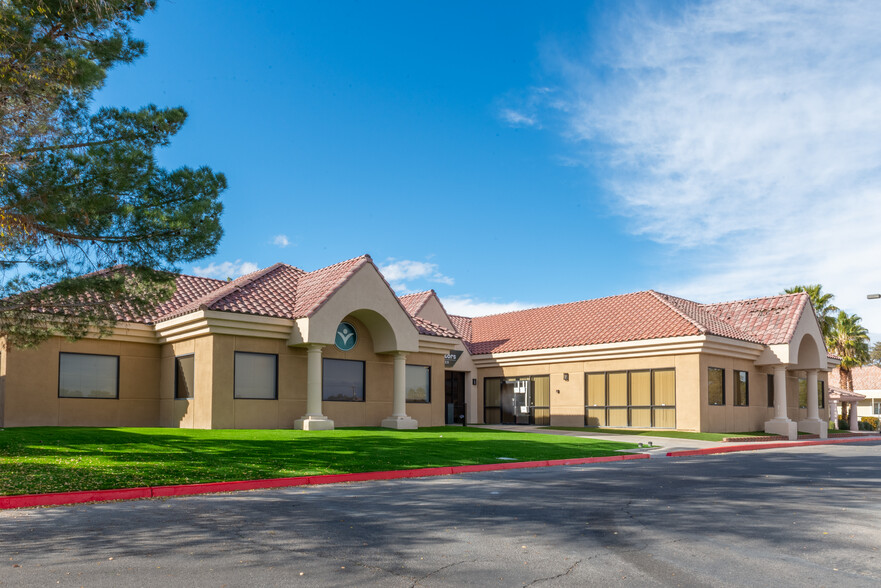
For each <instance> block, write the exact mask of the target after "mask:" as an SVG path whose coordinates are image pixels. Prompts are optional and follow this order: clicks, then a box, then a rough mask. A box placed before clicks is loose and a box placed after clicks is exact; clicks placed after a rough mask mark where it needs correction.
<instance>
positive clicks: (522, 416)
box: [483, 376, 551, 425]
mask: <svg viewBox="0 0 881 588" xmlns="http://www.w3.org/2000/svg"><path fill="white" fill-rule="evenodd" d="M550 380H551V379H550V377H549V376H522V377H519V378H512V379H505V378H486V379H485V380H484V381H483V385H484V388H483V391H484V395H483V400H484V405H483V407H484V409H483V410H484V412H483V415H484V422H485V423H486V424H488V425H492V424H497V423H503V424H507V425H549V424H550V420H551V418H550V417H551V407H550V404H551V394H550V388H551V386H550Z"/></svg>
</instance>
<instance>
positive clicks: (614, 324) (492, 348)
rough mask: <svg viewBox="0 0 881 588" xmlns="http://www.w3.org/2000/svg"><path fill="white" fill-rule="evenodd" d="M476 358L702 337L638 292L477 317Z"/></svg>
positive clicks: (658, 302)
mask: <svg viewBox="0 0 881 588" xmlns="http://www.w3.org/2000/svg"><path fill="white" fill-rule="evenodd" d="M471 328H472V337H471V340H470V343H471V348H472V353H474V354H478V355H479V354H484V353H504V352H507V351H526V350H530V349H550V348H554V347H573V346H579V345H597V344H601V343H617V342H622V341H641V340H645V339H657V338H662V337H685V336H688V335H700V334H702V332H703V331H702V330H701V329H700V328H699V327H698V326H696V325H695V323H694V322H693V321H692V320H690V319H688V318H686V317H685V316H683V314H682V313H680V312H676V311H675V310H674V309H673V308H672V307H671V306H670V305H669V304H668V303H667V302H665V301H664V300H663V299H662V298H660V297H658V296H656V295H655V293H654V292H636V293H634V294H623V295H620V296H610V297H607V298H598V299H596V300H584V301H581V302H570V303H568V304H557V305H554V306H545V307H543V308H533V309H529V310H519V311H515V312H507V313H504V314H496V315H492V316H485V317H476V318H473V319H472V320H471Z"/></svg>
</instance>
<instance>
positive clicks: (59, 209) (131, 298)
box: [0, 0, 226, 346]
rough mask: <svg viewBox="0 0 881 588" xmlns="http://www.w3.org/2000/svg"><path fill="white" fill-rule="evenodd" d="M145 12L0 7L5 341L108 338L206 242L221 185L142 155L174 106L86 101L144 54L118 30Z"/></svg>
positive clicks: (169, 123)
mask: <svg viewBox="0 0 881 588" xmlns="http://www.w3.org/2000/svg"><path fill="white" fill-rule="evenodd" d="M152 9H153V3H152V2H151V1H149V0H126V1H120V0H4V1H2V2H0V280H2V289H0V297H2V300H0V336H2V337H5V338H6V340H7V343H9V344H14V345H20V346H29V345H35V344H38V343H39V342H40V341H42V340H45V339H46V338H47V337H49V336H51V335H53V334H61V335H65V336H68V337H71V338H77V337H81V336H83V335H84V334H85V333H86V332H87V331H88V330H89V329H92V328H97V329H98V330H100V331H102V332H108V330H109V328H110V327H111V326H112V325H113V323H114V319H115V317H116V316H117V314H118V313H119V312H120V308H124V309H127V310H126V314H133V315H134V314H143V313H144V312H146V310H147V309H149V308H151V307H153V306H155V305H156V304H157V303H159V302H161V301H162V300H166V299H168V297H170V296H171V294H172V293H173V288H174V282H173V279H174V276H173V274H172V273H171V272H175V271H177V270H178V267H177V264H179V263H181V262H187V261H192V260H195V259H199V258H202V257H205V256H207V255H210V254H212V253H214V251H215V250H216V247H217V243H218V241H219V240H220V237H221V235H222V229H221V226H220V214H221V212H222V206H221V204H220V202H219V196H220V193H221V192H222V191H223V190H224V189H225V188H226V179H225V178H224V176H223V175H222V174H220V173H215V172H213V171H212V170H211V169H209V168H207V167H201V168H198V169H192V168H189V167H181V168H179V169H174V170H167V169H164V168H162V167H160V166H159V165H157V162H156V159H155V155H154V151H155V149H156V148H157V147H162V146H164V145H167V144H168V143H169V141H170V140H171V137H173V136H174V135H175V134H176V133H177V132H178V131H179V130H180V128H181V126H182V125H183V124H184V121H185V120H186V116H187V115H186V112H185V111H184V109H183V108H158V107H156V106H154V105H148V106H145V107H143V108H141V109H139V110H135V111H132V110H128V109H125V108H101V109H99V110H97V111H93V110H92V109H91V105H92V102H93V97H94V93H95V92H96V91H97V90H98V89H99V88H100V87H101V86H102V85H103V83H104V80H105V77H106V75H107V72H108V70H109V69H111V68H112V67H113V66H114V65H117V64H121V63H128V62H131V61H133V60H134V59H136V58H137V57H139V56H141V55H143V54H144V51H145V44H144V43H143V41H141V40H138V39H135V38H133V37H132V31H131V28H130V24H131V23H133V22H136V21H138V20H139V19H140V18H141V17H142V16H143V15H144V14H145V13H146V12H147V11H148V10H152ZM84 274H85V275H84ZM49 285H52V287H51V288H49V287H47V286H49ZM59 317H63V318H59Z"/></svg>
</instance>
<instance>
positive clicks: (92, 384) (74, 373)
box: [58, 353, 119, 398]
mask: <svg viewBox="0 0 881 588" xmlns="http://www.w3.org/2000/svg"><path fill="white" fill-rule="evenodd" d="M58 397H59V398H119V356H117V355H90V354H86V353H59V354H58Z"/></svg>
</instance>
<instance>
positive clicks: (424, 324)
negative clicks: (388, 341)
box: [410, 316, 459, 339]
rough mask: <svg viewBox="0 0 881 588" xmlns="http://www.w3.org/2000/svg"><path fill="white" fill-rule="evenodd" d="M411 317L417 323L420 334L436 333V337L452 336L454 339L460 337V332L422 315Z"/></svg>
mask: <svg viewBox="0 0 881 588" xmlns="http://www.w3.org/2000/svg"><path fill="white" fill-rule="evenodd" d="M410 318H411V319H412V320H413V324H414V325H416V330H418V331H419V334H420V335H434V336H435V337H450V338H453V339H458V338H459V334H458V333H455V332H453V331H451V330H449V329H445V328H444V327H442V326H440V325H438V324H436V323H433V322H431V321H429V320H426V319H424V318H422V317H419V316H411V317H410Z"/></svg>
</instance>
